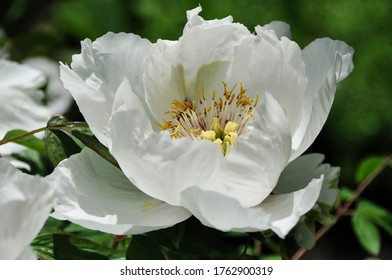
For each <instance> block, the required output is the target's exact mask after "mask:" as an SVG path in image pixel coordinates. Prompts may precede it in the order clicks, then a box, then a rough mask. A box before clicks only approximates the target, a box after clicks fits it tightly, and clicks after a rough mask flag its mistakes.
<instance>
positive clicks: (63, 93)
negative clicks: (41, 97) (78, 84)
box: [23, 57, 72, 116]
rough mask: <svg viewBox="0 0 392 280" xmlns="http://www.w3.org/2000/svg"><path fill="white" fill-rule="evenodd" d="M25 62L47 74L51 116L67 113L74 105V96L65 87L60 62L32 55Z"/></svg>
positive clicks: (46, 96) (47, 97)
mask: <svg viewBox="0 0 392 280" xmlns="http://www.w3.org/2000/svg"><path fill="white" fill-rule="evenodd" d="M23 64H25V65H28V66H31V67H32V68H34V69H37V70H39V71H41V72H42V74H44V75H45V77H46V80H47V86H46V89H45V98H46V104H45V105H46V107H47V108H48V110H50V112H51V116H55V115H62V114H64V113H66V112H67V111H68V110H69V108H70V107H71V105H72V96H71V95H70V94H69V92H68V91H67V90H65V89H64V87H63V84H62V82H61V80H60V71H59V67H58V62H54V61H53V60H51V59H49V58H46V57H30V58H28V59H25V60H24V61H23Z"/></svg>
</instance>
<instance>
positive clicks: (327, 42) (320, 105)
mask: <svg viewBox="0 0 392 280" xmlns="http://www.w3.org/2000/svg"><path fill="white" fill-rule="evenodd" d="M353 53H354V50H353V48H351V47H350V46H348V45H347V44H346V43H344V42H341V41H333V40H331V39H329V38H324V39H318V40H315V41H314V42H312V43H311V44H310V45H309V46H307V47H306V48H305V49H304V50H303V52H302V58H303V60H304V62H305V64H306V74H307V76H308V78H309V84H308V86H307V88H306V92H305V95H304V106H303V109H302V119H301V123H300V126H299V127H298V130H297V131H296V132H295V135H294V137H293V150H294V151H293V155H292V156H291V160H293V159H295V158H296V157H298V156H299V155H300V154H302V153H303V152H304V151H305V150H306V149H307V148H308V147H309V146H310V145H311V144H312V143H313V141H314V139H315V138H316V137H317V135H318V134H319V133H320V131H321V128H322V127H323V125H324V123H325V121H326V119H327V117H328V114H329V111H330V109H331V106H332V102H333V100H334V95H335V91H336V84H337V83H338V82H340V81H341V80H343V79H344V78H346V77H347V76H348V75H349V74H350V73H351V71H352V70H353V67H354V66H353V63H352V56H353Z"/></svg>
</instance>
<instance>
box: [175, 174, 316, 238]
mask: <svg viewBox="0 0 392 280" xmlns="http://www.w3.org/2000/svg"><path fill="white" fill-rule="evenodd" d="M321 184H322V178H320V179H315V180H313V181H312V182H311V183H310V184H309V185H308V186H307V187H306V188H305V189H302V190H299V191H296V192H294V193H290V194H283V195H271V196H269V197H268V198H267V199H266V200H265V201H263V202H262V203H261V204H260V205H258V206H255V207H251V208H246V207H242V206H241V205H240V204H239V203H238V201H237V200H236V199H234V198H230V197H227V196H225V195H224V194H221V193H217V192H214V191H208V190H202V189H200V188H198V187H191V188H188V189H186V190H185V191H183V192H182V194H181V203H182V204H183V205H184V207H186V208H187V209H188V210H189V211H191V212H192V214H193V215H194V216H195V217H196V218H198V219H199V220H200V222H202V223H203V224H204V225H206V226H209V227H213V228H216V229H219V230H222V231H241V232H252V231H264V230H267V229H271V230H273V231H274V232H275V233H276V234H278V235H279V237H281V238H284V237H285V236H286V235H287V233H288V232H289V231H290V230H291V229H292V228H293V227H294V226H295V224H296V223H297V222H298V220H299V218H300V216H301V215H303V214H305V213H306V212H308V211H309V210H310V209H311V208H312V207H313V206H314V204H315V202H316V200H317V198H318V195H319V193H320V188H321Z"/></svg>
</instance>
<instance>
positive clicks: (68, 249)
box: [53, 234, 123, 260]
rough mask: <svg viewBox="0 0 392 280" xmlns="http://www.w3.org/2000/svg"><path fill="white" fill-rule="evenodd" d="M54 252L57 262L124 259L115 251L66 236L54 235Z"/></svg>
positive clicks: (88, 241)
mask: <svg viewBox="0 0 392 280" xmlns="http://www.w3.org/2000/svg"><path fill="white" fill-rule="evenodd" d="M53 252H54V257H55V259H57V260H83V259H87V260H107V259H119V258H121V257H123V255H122V253H119V252H117V251H115V250H112V249H110V248H106V247H103V246H100V245H98V244H96V243H94V242H92V241H90V240H87V239H83V238H79V237H76V236H70V235H66V234H54V235H53ZM120 256H121V257H120Z"/></svg>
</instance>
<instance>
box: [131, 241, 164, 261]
mask: <svg viewBox="0 0 392 280" xmlns="http://www.w3.org/2000/svg"><path fill="white" fill-rule="evenodd" d="M126 258H127V260H164V259H166V257H165V256H164V254H163V252H162V250H161V248H160V247H159V246H158V245H157V244H156V243H155V242H154V241H153V240H152V239H151V238H149V237H148V236H146V235H133V236H132V240H131V244H130V245H129V247H128V250H127V253H126Z"/></svg>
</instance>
